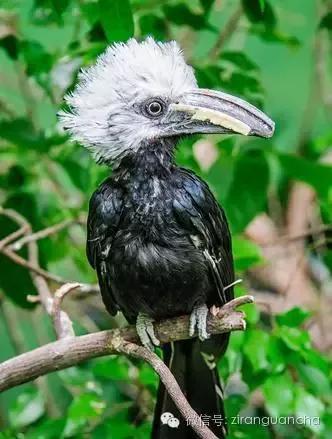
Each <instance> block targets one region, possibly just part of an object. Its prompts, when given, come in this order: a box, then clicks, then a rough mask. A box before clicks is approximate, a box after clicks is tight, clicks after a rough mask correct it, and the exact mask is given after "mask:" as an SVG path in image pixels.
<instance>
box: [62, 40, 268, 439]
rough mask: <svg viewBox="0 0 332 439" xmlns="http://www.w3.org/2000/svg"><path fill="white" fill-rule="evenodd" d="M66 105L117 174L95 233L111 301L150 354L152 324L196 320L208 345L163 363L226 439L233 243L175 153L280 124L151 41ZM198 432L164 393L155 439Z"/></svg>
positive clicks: (68, 121) (85, 84)
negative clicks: (225, 314) (212, 321)
mask: <svg viewBox="0 0 332 439" xmlns="http://www.w3.org/2000/svg"><path fill="white" fill-rule="evenodd" d="M66 101H67V103H68V105H69V111H67V112H62V113H61V115H60V118H61V123H62V125H63V126H64V128H65V129H67V130H69V132H70V134H71V135H72V138H73V139H75V140H77V141H79V142H80V143H82V144H83V145H85V146H86V147H88V148H89V149H90V150H91V151H92V153H93V155H94V157H95V159H96V161H97V162H98V163H104V164H107V165H110V166H111V168H112V174H111V176H110V177H109V178H107V179H106V180H105V181H104V182H102V183H101V185H100V186H99V187H98V189H97V190H96V192H95V193H94V194H93V195H92V198H91V200H90V207H89V216H88V224H87V228H88V236H87V256H88V259H89V262H90V264H91V265H92V267H93V268H94V269H95V270H96V271H97V275H98V280H99V285H100V290H101V294H102V298H103V302H104V304H105V306H106V308H107V310H108V312H109V313H110V314H112V315H114V314H116V313H117V311H119V310H120V311H122V312H123V314H124V316H125V317H126V319H127V320H128V322H130V323H136V327H137V332H138V334H139V336H140V339H141V341H142V343H143V344H144V345H145V346H147V347H149V348H153V346H154V345H158V344H159V342H158V340H157V339H156V337H155V334H154V332H153V326H152V322H153V321H155V320H160V319H164V318H168V317H174V316H179V315H182V314H190V315H191V318H190V332H191V334H193V333H194V331H197V334H198V338H194V339H190V340H187V341H179V342H176V343H173V344H170V345H165V346H163V351H164V361H165V362H166V364H168V366H169V367H170V369H171V371H172V373H173V374H174V376H175V378H176V380H177V381H178V383H179V384H180V386H181V388H182V390H183V392H184V393H185V395H186V397H187V399H188V401H189V403H190V404H191V405H192V407H193V408H194V409H195V410H196V411H197V412H198V414H200V415H206V416H209V417H210V428H211V429H212V430H213V431H214V432H215V434H216V435H217V436H218V437H220V438H222V437H225V435H226V427H225V422H220V419H221V418H224V409H223V401H222V391H221V388H220V383H219V377H218V373H217V369H216V366H215V365H216V362H217V360H218V359H219V358H220V357H221V356H222V355H223V353H224V352H225V350H226V347H227V343H228V339H229V337H228V335H225V334H223V335H218V336H216V335H215V336H211V337H209V334H208V333H207V329H206V318H207V314H208V309H209V308H210V307H211V306H212V305H216V306H221V305H222V304H224V303H225V302H227V301H229V300H230V299H232V298H233V289H232V287H229V288H227V287H228V286H229V285H231V284H232V283H233V282H234V270H233V257H232V247H231V236H230V232H229V228H228V225H227V220H226V217H225V214H224V212H223V210H222V208H221V207H220V206H219V205H218V203H217V201H216V199H215V198H214V196H213V194H212V193H211V191H210V189H209V188H208V186H207V184H206V183H205V182H204V181H202V180H201V179H200V178H199V177H198V176H197V175H195V174H194V173H193V172H192V171H190V170H187V169H184V168H181V167H179V166H177V165H176V163H175V162H174V151H175V148H176V146H177V144H178V142H179V140H180V139H181V138H183V137H184V136H190V135H192V134H194V133H204V134H209V133H238V134H242V135H245V136H260V137H271V136H272V134H273V131H274V123H273V122H272V121H271V119H269V118H268V117H267V116H266V115H265V114H264V113H262V112H261V111H259V110H258V109H257V108H255V107H254V106H252V105H250V104H248V103H247V102H245V101H243V100H241V99H239V98H236V97H233V96H230V95H228V94H225V93H222V92H219V91H212V90H207V89H201V88H198V86H197V82H196V79H195V75H194V72H193V69H192V68H191V67H190V66H188V65H187V64H186V62H185V60H184V58H183V55H182V52H181V50H180V48H179V47H178V45H177V44H176V43H175V42H174V41H172V42H168V43H159V42H156V41H154V40H153V39H152V38H147V39H146V40H145V41H143V42H137V41H136V40H135V39H130V40H129V41H128V42H127V43H118V44H114V45H112V46H111V47H109V48H108V49H107V50H106V52H105V53H104V54H103V55H101V56H100V57H99V58H98V60H97V62H96V64H95V65H94V66H93V67H91V68H89V69H87V70H83V71H82V72H81V73H80V75H79V82H78V85H77V86H76V88H75V89H74V91H73V92H72V93H71V94H70V95H68V96H67V97H66ZM234 202H236V200H234ZM211 358H213V359H215V361H211ZM207 359H209V361H207ZM165 412H170V413H172V414H173V415H174V416H175V417H177V418H179V419H180V424H179V426H178V428H171V427H170V426H169V425H168V424H163V422H162V421H161V419H160V417H161V415H162V414H163V413H165ZM213 419H217V422H215V423H214V422H213ZM187 424H188V421H187V422H186V420H184V419H182V418H181V415H180V414H179V412H178V410H177V408H176V407H175V405H174V403H173V402H172V400H171V399H170V397H169V396H168V394H167V392H166V391H165V389H164V387H163V385H162V384H160V385H159V390H158V398H157V404H156V409H155V418H154V424H153V433H152V437H153V438H155V439H157V438H158V439H161V438H171V439H177V438H181V439H188V438H194V437H197V436H196V435H195V434H194V432H193V430H192V429H191V427H190V426H188V425H187Z"/></svg>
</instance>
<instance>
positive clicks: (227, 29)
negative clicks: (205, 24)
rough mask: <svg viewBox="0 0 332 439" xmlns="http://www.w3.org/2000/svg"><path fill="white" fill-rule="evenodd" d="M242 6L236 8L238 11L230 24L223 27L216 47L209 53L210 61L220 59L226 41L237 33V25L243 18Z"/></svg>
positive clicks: (233, 15) (231, 18) (232, 16)
mask: <svg viewBox="0 0 332 439" xmlns="http://www.w3.org/2000/svg"><path fill="white" fill-rule="evenodd" d="M242 13H243V10H242V6H241V5H240V6H238V7H237V8H236V10H235V11H234V12H233V14H232V15H231V16H230V18H229V20H228V22H227V23H226V24H225V26H224V27H223V29H222V30H221V32H220V34H219V36H218V38H217V40H216V42H215V44H214V46H213V47H212V49H211V50H210V52H209V55H208V57H209V59H210V60H212V61H213V60H215V59H216V58H218V56H219V54H220V52H221V50H222V48H223V47H224V45H225V43H226V41H227V40H228V39H229V38H230V37H231V36H232V35H233V33H234V32H235V31H236V29H237V25H238V23H239V21H240V19H241V17H242Z"/></svg>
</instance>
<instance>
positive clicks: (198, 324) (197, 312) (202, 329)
mask: <svg viewBox="0 0 332 439" xmlns="http://www.w3.org/2000/svg"><path fill="white" fill-rule="evenodd" d="M208 313H209V309H208V307H207V306H206V305H205V303H204V304H203V305H198V306H195V308H194V309H193V311H192V312H191V314H190V321H189V335H190V336H191V337H192V336H193V335H194V334H195V330H197V333H198V338H199V339H200V340H202V341H204V340H206V339H207V338H209V337H210V335H209V334H208V332H207V316H208Z"/></svg>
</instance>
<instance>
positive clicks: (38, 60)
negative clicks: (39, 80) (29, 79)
mask: <svg viewBox="0 0 332 439" xmlns="http://www.w3.org/2000/svg"><path fill="white" fill-rule="evenodd" d="M20 46H21V51H22V53H23V56H24V59H25V62H26V63H27V74H28V75H29V76H33V75H38V74H40V73H46V72H49V71H50V70H51V68H52V61H53V60H52V57H51V55H50V54H49V53H47V52H46V51H45V49H44V47H43V46H42V45H41V44H40V43H39V42H37V41H23V42H22V43H21V45H20Z"/></svg>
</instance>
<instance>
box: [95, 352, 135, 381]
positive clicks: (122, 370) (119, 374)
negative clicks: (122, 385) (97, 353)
mask: <svg viewBox="0 0 332 439" xmlns="http://www.w3.org/2000/svg"><path fill="white" fill-rule="evenodd" d="M92 371H93V373H94V375H95V376H97V377H99V378H106V379H112V380H124V381H125V380H127V379H128V373H129V366H128V362H127V361H126V360H124V359H123V358H119V357H110V358H99V359H98V360H96V362H95V363H94V365H93V367H92Z"/></svg>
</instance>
